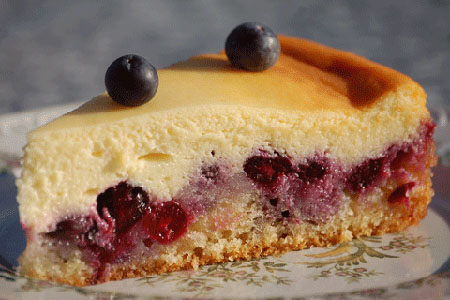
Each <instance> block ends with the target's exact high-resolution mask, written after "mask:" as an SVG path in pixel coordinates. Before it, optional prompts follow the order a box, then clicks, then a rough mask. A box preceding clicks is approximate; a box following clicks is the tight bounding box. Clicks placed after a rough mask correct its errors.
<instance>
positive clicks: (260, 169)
mask: <svg viewBox="0 0 450 300" xmlns="http://www.w3.org/2000/svg"><path fill="white" fill-rule="evenodd" d="M291 168H292V163H291V161H290V160H289V159H288V158H287V157H281V156H277V157H264V156H252V157H249V158H248V159H247V160H246V161H245V164H244V171H245V173H247V176H248V177H249V178H250V179H252V180H253V181H254V182H257V183H259V184H262V185H265V186H269V185H270V184H272V183H274V182H276V180H277V178H278V177H279V176H280V175H282V174H284V173H288V172H290V171H291Z"/></svg>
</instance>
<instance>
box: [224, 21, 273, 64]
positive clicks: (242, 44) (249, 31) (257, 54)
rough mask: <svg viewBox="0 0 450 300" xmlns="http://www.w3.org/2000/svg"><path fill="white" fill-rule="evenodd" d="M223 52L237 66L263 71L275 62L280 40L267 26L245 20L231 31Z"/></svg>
mask: <svg viewBox="0 0 450 300" xmlns="http://www.w3.org/2000/svg"><path fill="white" fill-rule="evenodd" d="M225 52H226V54H227V56H228V59H229V60H230V62H231V64H232V65H233V66H235V67H237V68H240V69H245V70H249V71H264V70H266V69H268V68H270V67H271V66H273V65H274V64H275V63H276V62H277V60H278V56H280V42H279V41H278V38H277V36H276V34H275V33H274V32H273V31H272V30H271V29H270V28H269V27H267V26H265V25H263V24H260V23H255V22H247V23H243V24H241V25H239V26H237V27H236V28H234V29H233V31H231V33H230V35H229V36H228V38H227V40H226V42H225Z"/></svg>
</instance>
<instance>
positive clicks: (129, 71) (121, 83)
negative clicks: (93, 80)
mask: <svg viewBox="0 0 450 300" xmlns="http://www.w3.org/2000/svg"><path fill="white" fill-rule="evenodd" d="M105 85H106V90H107V91H108V94H109V96H110V97H111V98H112V99H113V100H114V101H115V102H117V103H119V104H122V105H125V106H139V105H142V104H144V103H146V102H148V101H149V100H150V99H152V98H153V97H154V96H155V94H156V90H157V88H158V73H157V71H156V69H155V67H154V66H153V65H152V64H150V63H149V62H148V61H147V60H146V59H145V58H143V57H142V56H139V55H134V54H129V55H124V56H122V57H119V58H118V59H116V60H115V61H114V62H113V63H112V64H111V66H109V68H108V70H107V71H106V74H105Z"/></svg>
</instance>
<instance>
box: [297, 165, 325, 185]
mask: <svg viewBox="0 0 450 300" xmlns="http://www.w3.org/2000/svg"><path fill="white" fill-rule="evenodd" d="M327 169H328V168H327V166H326V165H324V164H321V163H319V162H317V161H311V162H309V163H308V164H300V165H299V166H298V171H297V174H298V177H299V179H300V180H302V181H303V182H305V183H312V182H315V181H317V180H319V179H321V178H322V177H323V176H324V175H325V173H326V172H327Z"/></svg>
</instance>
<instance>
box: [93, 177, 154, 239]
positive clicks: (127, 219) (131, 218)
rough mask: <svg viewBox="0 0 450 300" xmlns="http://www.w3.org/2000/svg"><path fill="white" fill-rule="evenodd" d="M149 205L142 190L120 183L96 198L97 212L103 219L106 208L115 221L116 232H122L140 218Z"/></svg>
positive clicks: (148, 200) (123, 182) (146, 195)
mask: <svg viewBox="0 0 450 300" xmlns="http://www.w3.org/2000/svg"><path fill="white" fill-rule="evenodd" d="M149 203H150V199H149V196H148V194H147V193H146V192H145V191H144V190H143V189H142V188H140V187H133V186H131V185H129V184H128V183H126V182H125V181H122V182H120V183H119V184H117V185H116V186H114V187H110V188H109V189H107V190H106V191H104V192H103V193H101V194H99V195H98V196H97V212H98V214H99V216H100V217H102V218H105V214H104V209H105V208H106V209H107V210H108V213H109V214H110V215H111V216H112V217H113V218H114V219H115V220H116V230H117V232H124V231H126V230H127V229H128V228H129V227H130V226H131V225H133V224H135V223H136V222H137V221H138V220H139V219H141V218H142V216H143V215H144V214H145V212H146V210H147V208H148V206H149Z"/></svg>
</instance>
